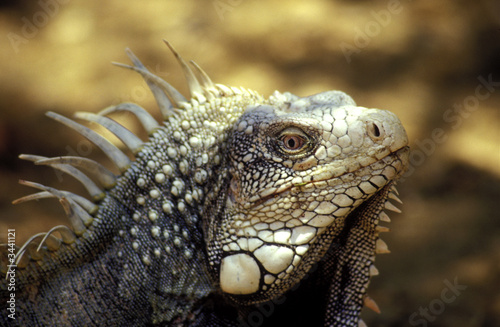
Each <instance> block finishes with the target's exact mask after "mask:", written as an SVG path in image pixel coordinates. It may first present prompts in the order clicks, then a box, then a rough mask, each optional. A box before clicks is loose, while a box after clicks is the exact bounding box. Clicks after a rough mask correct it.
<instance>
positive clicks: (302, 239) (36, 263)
mask: <svg viewBox="0 0 500 327" xmlns="http://www.w3.org/2000/svg"><path fill="white" fill-rule="evenodd" d="M174 53H175V52H174ZM129 56H130V57H131V59H132V61H133V62H134V67H129V68H132V69H134V70H136V71H138V72H139V73H141V75H142V76H143V77H144V78H145V80H146V82H147V83H148V85H149V86H150V88H151V90H152V91H153V93H154V95H155V97H156V100H157V102H158V104H159V107H160V109H161V110H162V114H163V115H164V117H165V122H164V124H162V125H158V124H157V123H156V122H155V121H154V120H153V119H152V118H151V116H149V114H147V113H146V112H145V111H144V110H143V109H142V108H140V107H138V106H137V105H133V104H123V105H118V106H116V107H113V108H110V109H108V110H105V111H103V112H101V113H100V114H99V115H92V114H85V113H79V114H78V115H77V117H79V118H82V119H85V120H89V121H94V122H97V123H98V124H101V125H103V126H105V127H106V128H108V129H109V130H111V131H112V132H114V133H115V134H116V135H118V137H119V138H121V139H122V141H123V142H124V143H125V145H126V146H127V147H128V148H129V149H130V150H131V152H132V153H133V154H134V156H135V161H130V160H129V159H128V157H127V156H125V155H124V154H123V153H122V152H121V151H120V150H118V149H117V148H116V147H114V146H112V145H111V144H110V143H109V142H107V141H106V140H105V139H103V138H102V137H98V136H96V134H94V133H92V132H91V131H90V130H88V129H86V128H84V127H82V126H81V125H79V124H76V123H74V122H72V121H70V120H69V119H67V118H64V117H62V116H59V115H57V114H54V113H51V114H50V116H51V117H52V118H54V119H56V120H58V121H61V122H62V123H64V124H66V125H68V126H70V127H72V128H74V129H76V130H78V131H79V132H80V133H82V134H83V135H84V136H86V137H87V138H89V139H90V140H91V141H93V142H94V143H96V144H97V145H98V146H99V147H101V148H102V149H103V150H104V151H105V153H106V154H108V156H109V157H110V158H111V160H112V162H113V163H114V164H115V165H116V166H117V167H118V170H119V171H120V173H119V174H118V175H117V176H114V174H110V173H109V171H107V170H106V169H105V168H103V167H102V166H100V165H98V164H97V163H95V162H90V161H87V160H85V159H83V158H75V157H60V158H54V159H46V158H43V157H38V156H24V158H25V159H28V160H32V161H35V162H37V164H47V165H51V166H53V167H54V168H56V169H60V170H63V171H66V172H68V173H70V174H71V175H73V176H75V177H77V178H79V179H80V180H81V181H82V182H83V183H84V185H85V186H86V187H87V189H88V190H89V192H90V194H91V197H92V199H93V201H94V202H93V203H91V202H90V201H88V200H85V199H82V198H81V197H77V196H76V195H73V194H71V193H68V192H63V191H58V190H55V189H51V188H47V187H44V186H42V185H39V184H33V183H28V182H24V183H25V184H27V185H29V186H33V187H36V188H40V189H42V191H43V192H41V193H39V195H35V196H34V198H42V197H56V198H59V199H60V202H61V204H62V205H63V207H64V208H65V210H66V212H67V213H68V216H69V218H70V221H71V225H72V230H73V231H70V230H69V229H68V228H65V227H61V226H59V227H56V230H57V231H58V232H59V233H60V235H61V238H56V237H54V235H52V234H51V233H47V234H50V236H46V234H42V235H38V236H35V237H34V238H32V239H31V240H30V241H28V242H27V244H26V245H25V246H24V247H23V248H22V249H21V251H20V253H22V255H20V254H19V253H18V255H17V257H16V258H15V259H16V261H17V263H18V267H17V269H16V270H15V276H16V293H15V298H16V315H15V317H16V319H15V320H12V319H10V318H8V316H7V314H5V311H4V312H2V315H1V318H0V319H1V322H2V325H4V324H5V323H6V322H9V323H13V324H18V325H22V326H39V325H40V326H42V325H57V326H92V325H95V326H120V325H127V326H146V325H165V326H239V325H240V326H257V325H259V326H261V325H262V326H264V325H269V326H280V325H283V326H305V325H308V326H314V325H318V326H323V325H324V326H358V324H359V323H360V322H359V313H360V310H361V308H362V306H363V301H364V299H365V298H364V296H365V293H366V287H367V286H368V283H369V278H370V275H373V274H374V273H375V271H376V269H375V268H374V266H373V261H374V255H375V253H376V252H385V251H386V248H385V244H384V243H383V242H381V240H379V238H378V233H379V231H384V229H385V228H383V227H377V225H378V222H379V221H380V220H387V216H386V215H385V214H384V213H383V211H382V209H383V208H384V206H389V207H388V208H389V209H391V205H390V204H389V205H387V204H386V200H387V198H388V196H389V195H390V194H391V192H392V191H391V189H393V183H394V180H396V179H397V178H398V177H399V176H400V175H401V174H402V173H403V172H404V170H405V168H406V166H407V161H408V148H407V142H408V141H407V137H406V134H405V131H404V129H403V127H402V126H401V123H400V122H399V120H398V119H397V118H396V117H395V116H394V115H393V114H392V113H389V112H387V111H383V110H376V109H365V108H361V107H356V105H355V103H354V101H353V100H352V99H351V98H350V97H349V96H347V95H345V94H344V93H342V92H338V91H330V92H325V93H320V94H317V95H313V96H309V97H305V98H299V97H297V96H294V95H292V94H289V93H284V94H281V93H278V92H275V94H273V95H272V96H271V97H270V98H269V99H265V98H263V97H262V96H260V95H258V94H257V93H256V92H253V91H249V90H245V89H242V88H228V87H226V86H223V85H214V84H213V83H212V82H211V81H210V79H209V78H208V77H207V76H206V74H205V73H204V72H203V71H201V69H199V67H198V66H196V65H195V64H193V65H194V66H193V67H194V68H195V72H196V75H197V76H198V79H197V78H196V77H195V75H194V74H193V73H192V71H191V69H190V68H189V67H188V66H187V65H186V63H185V62H184V61H183V60H182V59H181V58H179V57H178V56H177V54H176V56H177V57H178V59H179V61H180V63H181V65H182V66H183V69H184V71H185V73H186V76H187V79H188V82H189V85H190V91H191V96H192V98H191V100H189V101H188V100H186V99H185V98H184V97H183V96H182V95H180V94H179V93H178V92H177V91H176V90H175V89H173V88H172V87H171V86H170V85H169V84H167V83H166V82H164V81H163V80H161V79H159V78H158V77H156V76H154V75H152V74H151V73H149V72H148V71H147V70H146V68H145V67H144V66H143V65H142V64H141V63H140V62H139V61H138V59H137V58H135V56H133V55H132V54H131V53H129ZM198 80H199V82H198ZM120 110H126V111H130V112H132V113H134V114H135V115H136V116H137V117H138V118H139V120H140V121H141V123H142V124H143V125H144V127H145V129H146V130H147V131H148V133H149V139H148V140H147V141H146V142H142V141H141V140H139V139H138V138H137V137H135V136H134V135H133V134H131V133H130V132H128V131H127V130H125V129H124V128H123V127H122V126H120V125H118V124H117V123H116V122H114V121H112V120H111V119H109V118H107V117H106V116H107V115H109V114H111V113H112V112H114V111H120ZM71 167H73V168H71ZM74 167H77V168H78V172H75V169H74ZM79 170H81V171H84V172H87V173H88V174H89V176H91V177H92V180H93V181H94V182H96V183H95V184H94V182H92V180H90V179H84V177H81V172H79ZM31 198H33V197H31ZM31 198H30V197H28V198H27V199H31ZM25 200H26V199H25ZM42 239H43V240H42ZM61 239H62V241H61ZM39 245H40V246H39ZM8 250H9V249H8V248H7V247H5V248H4V250H3V256H4V266H3V270H4V271H6V270H7V267H5V263H6V264H8V261H5V259H6V258H7V257H8V254H9V252H8ZM38 250H39V251H38ZM11 259H12V256H11ZM10 269H11V270H10V271H12V269H13V268H12V267H11V268H10ZM9 276H11V275H7V277H8V278H7V279H4V280H2V282H1V284H0V287H1V289H2V296H1V299H2V303H5V301H7V299H9V293H8V292H6V289H7V287H8V279H9ZM365 302H366V300H365ZM368 302H369V300H368ZM7 313H8V312H7Z"/></svg>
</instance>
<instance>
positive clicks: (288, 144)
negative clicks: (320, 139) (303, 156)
mask: <svg viewBox="0 0 500 327" xmlns="http://www.w3.org/2000/svg"><path fill="white" fill-rule="evenodd" d="M304 143H305V140H304V139H303V138H301V137H300V136H297V135H285V136H284V137H283V146H284V147H285V149H286V150H288V151H297V150H299V149H300V148H302V146H303V145H304Z"/></svg>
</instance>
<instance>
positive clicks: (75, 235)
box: [0, 41, 254, 274]
mask: <svg viewBox="0 0 500 327" xmlns="http://www.w3.org/2000/svg"><path fill="white" fill-rule="evenodd" d="M165 43H166V44H167V46H168V47H169V48H170V50H171V51H172V53H173V54H174V56H175V57H176V59H177V61H178V62H179V64H180V66H181V67H182V70H183V72H184V75H185V77H186V80H187V82H188V86H189V91H190V94H191V99H190V100H187V99H186V98H185V97H184V96H183V95H182V94H181V93H180V92H179V91H177V90H176V89H175V88H174V87H173V86H171V85H170V84H169V83H167V82H166V81H164V80H163V79H162V78H160V77H158V76H156V75H154V74H153V73H151V72H150V71H149V70H148V69H147V68H146V67H145V66H144V65H143V64H142V62H141V61H140V60H139V59H138V58H137V57H136V56H135V55H134V54H133V53H132V51H130V50H129V49H126V54H127V55H128V57H129V58H130V60H131V61H132V63H133V65H132V66H130V65H125V64H120V63H114V64H115V65H117V66H120V67H125V68H128V69H131V70H134V71H136V72H138V73H139V74H140V75H141V76H142V77H143V78H144V80H145V82H146V83H147V85H148V87H149V88H150V90H151V92H152V93H153V95H154V97H155V100H156V102H157V104H158V107H159V109H160V111H161V114H162V116H163V117H164V119H165V120H168V118H169V117H171V116H177V115H178V114H179V113H181V112H182V109H184V110H189V109H191V108H196V107H197V105H198V104H200V103H205V102H207V101H212V100H214V99H216V98H221V97H225V96H231V95H235V94H242V93H247V94H252V95H254V92H252V91H249V90H245V89H240V88H229V87H227V86H224V85H221V84H214V83H213V82H212V81H211V79H210V78H209V77H208V75H207V74H206V73H205V72H204V71H203V70H202V69H201V68H200V66H198V65H197V64H196V63H195V62H193V61H190V62H189V63H190V64H191V67H190V65H188V64H187V63H186V62H185V61H184V59H182V57H180V56H179V54H178V53H177V52H176V51H175V49H174V48H173V47H172V46H171V45H170V44H169V43H168V42H166V41H165ZM123 111H125V112H129V113H131V114H133V115H134V116H135V117H136V118H137V119H138V121H139V122H140V124H141V125H142V127H143V128H144V129H145V131H146V132H147V133H148V135H152V134H153V133H154V131H155V130H157V129H158V128H159V127H160V124H159V123H158V122H157V121H156V120H155V119H154V118H153V117H152V116H151V115H150V114H149V113H148V112H147V111H146V110H145V109H143V108H142V107H140V106H138V105H137V104H134V103H121V104H119V105H115V106H111V107H108V108H105V109H104V110H102V111H101V112H99V113H97V114H94V113H88V112H77V113H76V114H75V117H76V118H78V119H81V120H85V121H88V122H93V123H96V124H98V125H101V126H103V127H104V128H105V129H107V130H108V131H110V132H111V133H113V134H114V135H115V136H116V137H117V138H118V139H120V140H121V141H122V143H123V144H124V145H125V146H126V148H127V149H129V150H130V152H131V153H132V154H133V155H137V153H139V152H140V151H141V149H142V148H143V146H144V142H143V141H142V140H141V139H140V138H139V137H138V136H136V135H135V134H134V133H133V132H131V131H130V130H128V129H127V128H125V127H124V126H122V125H121V124H119V123H118V122H116V121H115V120H113V119H111V118H109V117H108V116H110V115H112V114H114V113H115V112H123ZM47 116H49V117H50V118H52V119H54V120H56V121H58V122H60V123H62V124H64V125H66V126H68V127H70V128H72V129H73V130H75V131H77V132H78V133H80V134H81V135H82V136H84V137H86V138H87V139H88V140H90V141H91V142H92V143H94V144H95V145H96V146H97V147H99V148H100V149H101V150H102V151H103V152H104V153H105V154H106V155H107V156H108V158H109V159H110V161H111V162H112V163H113V164H114V166H116V168H117V169H118V171H119V172H120V174H122V173H123V172H125V171H126V170H127V169H128V168H129V167H130V165H131V163H132V161H131V160H130V158H129V157H128V156H127V155H126V154H125V153H124V152H123V151H122V150H120V149H119V148H118V147H116V146H115V145H114V144H112V143H111V142H110V141H109V140H107V139H106V138H105V137H103V136H101V135H100V134H98V133H96V132H95V131H93V130H92V129H90V128H88V127H86V126H83V125H81V124H79V123H77V122H75V121H73V120H71V119H69V118H66V117H64V116H62V115H59V114H57V113H54V112H48V113H47ZM19 157H20V158H21V159H24V160H29V161H33V162H34V163H35V164H36V165H46V166H50V167H52V168H54V169H56V170H59V171H61V172H64V173H66V174H68V175H70V176H72V177H74V178H75V179H77V180H78V181H79V182H80V183H82V184H83V186H84V187H85V188H86V190H87V192H88V193H89V195H90V197H91V198H92V201H89V200H88V199H86V198H84V197H82V196H80V195H77V194H74V193H71V192H68V191H63V190H58V189H55V188H52V187H49V186H45V185H42V184H38V183H34V182H28V181H22V180H21V181H20V184H22V185H26V186H29V187H33V188H36V189H39V190H41V192H38V193H35V194H31V195H28V196H25V197H22V198H20V199H17V200H15V201H13V203H14V204H17V203H22V202H26V201H31V200H39V199H44V198H57V199H58V200H59V202H60V203H61V205H62V207H63V209H64V211H65V213H66V215H67V216H68V220H69V223H70V225H71V229H70V228H68V227H67V226H63V225H60V226H56V227H54V228H52V229H51V230H49V231H48V232H46V233H39V234H36V235H33V236H32V237H31V238H30V239H29V240H28V241H27V242H26V243H25V244H24V245H23V246H22V247H21V248H17V254H16V257H15V264H16V265H17V267H18V268H25V267H26V266H27V265H28V264H29V262H30V259H32V260H40V259H42V258H43V257H44V252H46V251H51V252H54V251H57V250H59V249H61V246H62V245H69V244H72V243H74V242H76V241H77V240H78V239H79V238H81V237H84V234H85V232H86V231H87V230H88V227H89V226H90V225H92V222H93V220H94V217H93V215H94V214H95V213H96V212H97V210H98V203H99V201H101V200H102V199H103V198H104V196H105V194H106V193H105V192H106V190H109V189H111V188H113V187H114V186H115V185H116V183H117V178H118V177H119V175H118V176H117V175H115V174H114V173H113V172H111V171H110V170H108V169H107V168H105V167H104V166H103V165H101V164H100V163H98V162H96V161H94V160H92V159H88V158H83V157H78V156H61V157H54V158H47V157H43V156H36V155H26V154H23V155H20V156H19ZM56 232H57V233H58V234H59V236H60V237H56V236H55V235H54V233H56ZM0 249H1V253H2V254H5V253H7V252H6V250H7V247H6V245H2V246H1V247H0ZM8 264H9V263H8V260H7V257H6V256H5V255H3V256H2V258H1V260H0V272H2V273H4V274H5V273H6V272H7V265H8Z"/></svg>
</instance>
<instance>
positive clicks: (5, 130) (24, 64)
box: [0, 0, 500, 327]
mask: <svg viewBox="0 0 500 327" xmlns="http://www.w3.org/2000/svg"><path fill="white" fill-rule="evenodd" d="M0 36H1V39H0V86H1V87H0V233H1V235H0V241H2V242H5V240H6V230H7V228H15V229H16V232H17V234H16V235H17V239H16V242H17V244H18V245H22V243H23V242H24V241H25V240H26V239H27V238H28V237H29V236H30V235H32V234H34V233H37V232H43V231H47V230H48V229H49V228H50V227H52V226H55V225H56V224H61V223H66V220H65V217H64V213H63V211H62V209H61V207H60V206H59V205H58V203H57V201H55V200H44V201H39V202H36V203H26V204H21V205H17V206H12V205H11V204H10V203H11V201H12V200H13V199H15V198H17V197H20V196H23V195H26V194H29V193H30V192H32V190H31V189H29V188H27V187H24V186H21V185H18V183H17V180H18V179H20V178H22V179H27V180H32V181H37V182H40V183H43V184H48V185H52V186H54V187H59V188H65V189H71V190H73V191H75V192H79V193H80V194H85V192H84V191H83V190H82V188H81V187H80V186H78V185H76V183H74V182H73V180H72V178H70V177H66V176H60V175H56V174H55V173H54V171H53V170H51V169H47V168H43V167H35V166H34V165H32V164H31V163H29V162H23V161H22V160H19V159H18V158H17V155H18V154H20V153H33V154H41V155H46V156H56V155H68V154H75V153H76V154H81V155H88V156H90V157H93V158H100V157H101V154H100V152H99V151H98V150H96V149H92V148H89V147H87V145H88V144H87V143H86V142H84V141H82V139H81V138H80V137H78V136H77V135H76V133H74V132H72V131H70V130H69V129H68V128H66V127H64V126H63V125H60V124H57V123H55V122H53V121H51V120H50V119H49V118H47V117H45V116H44V112H46V111H48V110H52V111H56V112H59V113H63V114H65V115H67V116H70V115H71V113H72V112H75V111H92V112H95V111H98V110H100V109H102V108H104V107H107V106H109V105H111V104H117V103H119V102H123V101H131V102H136V103H139V104H140V105H141V106H143V107H145V108H147V109H149V110H150V111H152V112H154V113H155V114H156V115H157V117H159V115H158V114H157V108H156V105H155V103H154V101H153V98H152V96H151V95H150V94H149V93H148V91H147V89H146V86H145V84H144V82H142V81H141V79H140V77H139V76H138V75H136V74H134V73H132V72H129V71H126V70H123V69H119V68H116V67H114V66H112V65H110V62H111V61H120V62H125V63H128V58H127V57H126V56H125V54H124V49H125V48H126V47H130V48H131V49H132V50H133V51H134V52H135V53H136V55H138V56H139V58H141V60H142V61H143V62H144V63H145V65H146V66H147V67H148V68H149V69H150V70H151V71H152V72H154V73H156V74H158V75H160V76H161V77H163V78H164V79H167V80H168V81H169V82H170V83H171V84H173V85H174V86H177V87H178V89H179V90H180V91H181V92H183V93H184V94H186V87H185V82H184V80H183V77H182V74H181V71H180V68H179V67H178V65H177V63H176V62H175V59H174V58H173V56H172V55H171V54H170V53H169V51H168V50H167V48H166V46H165V45H164V44H163V42H162V39H166V40H168V41H170V42H171V44H173V45H174V46H175V47H176V48H177V50H178V51H179V52H180V53H181V54H182V55H183V56H184V57H185V58H186V59H193V60H195V61H196V62H197V63H198V64H200V65H201V66H202V67H204V69H205V70H206V71H207V72H208V73H209V74H210V76H211V77H212V79H213V80H214V81H216V82H219V83H224V84H227V85H234V86H244V87H247V88H251V89H255V90H257V91H259V92H261V93H262V94H264V95H266V96H267V95H269V94H270V93H271V92H272V91H274V90H275V89H278V90H280V91H290V92H292V93H295V94H297V95H302V96H306V95H310V94H313V93H318V92H321V91H325V90H330V89H339V90H342V91H345V92H347V93H348V94H350V95H351V96H352V97H353V98H354V99H355V100H356V101H357V103H358V104H359V105H361V106H365V107H376V108H383V109H388V110H391V111H393V112H395V113H396V114H397V115H398V116H399V117H400V118H401V120H402V121H403V123H404V125H405V126H406V128H407V131H408V134H409V136H410V139H411V143H412V148H413V150H414V152H413V153H412V157H411V162H412V167H411V168H410V171H409V173H408V174H407V175H406V176H405V178H404V180H403V181H402V182H400V184H399V191H400V194H401V198H402V199H403V201H404V205H403V206H400V207H402V209H403V214H393V215H391V218H392V220H393V222H392V223H391V229H392V231H391V233H389V234H388V235H384V236H385V238H384V239H385V240H386V242H387V243H388V244H389V247H390V249H391V251H392V253H391V254H390V255H384V256H382V255H381V256H379V257H378V258H377V266H378V268H379V270H380V272H381V275H380V276H378V277H376V278H374V279H373V281H372V284H371V287H370V290H369V294H370V295H371V297H372V298H374V299H375V300H376V301H377V303H378V304H379V306H380V308H381V310H382V314H380V315H377V314H375V313H373V312H370V311H366V312H364V314H363V316H364V319H365V320H366V321H367V323H368V325H369V326H370V327H373V326H427V325H428V326H500V291H499V290H500V215H499V213H498V203H499V202H500V182H499V179H500V111H499V110H500V109H499V106H500V2H499V1H497V0H482V1H452V0H443V1H432V0H422V1H407V0H401V1H396V0H388V1H361V0H358V1H324V0H323V1H322V0H313V1H307V2H306V1H286V2H285V1H277V0H271V1H266V2H263V1H252V0H213V1H212V0H210V1H193V0H190V1H186V0H184V1H173V0H170V1H167V0H162V1H160V0H149V1H137V2H125V1H118V0H110V1H97V0H92V1H89V0H87V1H83V0H74V1H69V0H40V1H27V0H26V1H21V0H10V1H3V2H1V3H0ZM454 283H455V284H458V285H459V286H456V287H452V285H453V284H454ZM460 285H464V286H460ZM465 286H466V288H465ZM450 288H453V289H450ZM304 314H307V313H304Z"/></svg>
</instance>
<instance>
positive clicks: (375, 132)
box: [368, 123, 382, 140]
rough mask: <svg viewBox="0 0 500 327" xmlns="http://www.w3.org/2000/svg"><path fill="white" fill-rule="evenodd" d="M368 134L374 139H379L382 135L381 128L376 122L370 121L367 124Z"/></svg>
mask: <svg viewBox="0 0 500 327" xmlns="http://www.w3.org/2000/svg"><path fill="white" fill-rule="evenodd" d="M368 135H370V137H371V138H372V139H374V140H377V139H379V138H380V137H381V136H382V132H381V129H380V128H379V127H378V125H377V123H371V124H369V125H368Z"/></svg>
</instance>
